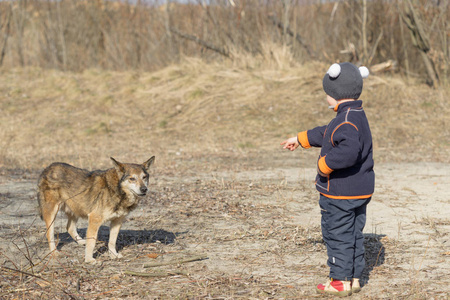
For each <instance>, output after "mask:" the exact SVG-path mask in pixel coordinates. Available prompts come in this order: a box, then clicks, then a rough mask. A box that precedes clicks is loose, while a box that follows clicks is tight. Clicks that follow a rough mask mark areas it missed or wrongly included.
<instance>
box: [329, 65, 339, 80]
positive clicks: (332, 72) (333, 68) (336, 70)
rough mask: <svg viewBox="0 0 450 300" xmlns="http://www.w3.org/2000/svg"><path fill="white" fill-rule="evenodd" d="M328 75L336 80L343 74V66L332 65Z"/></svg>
mask: <svg viewBox="0 0 450 300" xmlns="http://www.w3.org/2000/svg"><path fill="white" fill-rule="evenodd" d="M327 74H328V75H329V76H330V77H331V78H336V77H338V76H339V74H341V66H340V65H339V64H332V65H331V66H330V68H329V69H328V72H327Z"/></svg>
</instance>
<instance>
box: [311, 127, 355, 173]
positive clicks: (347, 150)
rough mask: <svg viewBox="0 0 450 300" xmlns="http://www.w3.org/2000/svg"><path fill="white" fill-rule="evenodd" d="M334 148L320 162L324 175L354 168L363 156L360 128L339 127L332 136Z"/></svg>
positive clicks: (319, 165) (320, 168)
mask: <svg viewBox="0 0 450 300" xmlns="http://www.w3.org/2000/svg"><path fill="white" fill-rule="evenodd" d="M331 142H332V144H333V148H332V149H331V151H329V152H328V153H327V154H326V155H325V156H323V157H321V158H320V159H319V161H318V168H319V170H320V171H321V172H322V173H323V174H326V175H328V174H330V173H331V172H333V171H334V170H338V169H345V168H348V167H351V166H354V165H355V164H356V163H357V162H358V161H359V160H360V156H361V151H360V149H361V144H360V141H359V133H358V128H357V127H356V126H355V125H354V124H352V123H348V122H347V123H343V124H341V125H339V126H338V127H337V128H336V129H335V130H334V132H333V133H332V134H331Z"/></svg>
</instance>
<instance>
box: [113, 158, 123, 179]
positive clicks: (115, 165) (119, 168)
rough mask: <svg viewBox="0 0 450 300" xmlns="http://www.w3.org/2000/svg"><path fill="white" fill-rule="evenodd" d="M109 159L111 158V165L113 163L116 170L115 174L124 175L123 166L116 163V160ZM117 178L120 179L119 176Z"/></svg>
mask: <svg viewBox="0 0 450 300" xmlns="http://www.w3.org/2000/svg"><path fill="white" fill-rule="evenodd" d="M110 158H111V160H112V161H113V163H114V168H116V171H117V173H118V174H119V175H120V174H123V173H125V168H124V167H123V164H122V163H120V162H118V161H117V160H115V159H114V158H112V157H110ZM119 177H120V176H119Z"/></svg>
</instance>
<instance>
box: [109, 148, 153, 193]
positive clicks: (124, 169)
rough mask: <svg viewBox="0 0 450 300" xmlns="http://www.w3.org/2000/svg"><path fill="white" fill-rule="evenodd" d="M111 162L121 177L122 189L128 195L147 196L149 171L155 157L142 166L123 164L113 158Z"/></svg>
mask: <svg viewBox="0 0 450 300" xmlns="http://www.w3.org/2000/svg"><path fill="white" fill-rule="evenodd" d="M111 160H112V161H113V163H114V167H115V169H116V171H117V174H118V176H119V179H120V181H119V185H120V187H121V189H122V190H123V191H124V192H125V193H127V194H129V193H131V194H132V195H134V196H145V195H146V194H147V191H148V180H149V176H148V170H149V169H150V166H151V165H152V164H153V162H154V161H155V157H154V156H152V157H151V158H150V159H149V160H147V161H146V162H144V163H143V164H140V165H139V164H127V163H121V162H118V161H117V160H115V159H114V158H112V157H111Z"/></svg>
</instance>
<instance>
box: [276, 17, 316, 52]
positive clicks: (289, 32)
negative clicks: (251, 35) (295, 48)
mask: <svg viewBox="0 0 450 300" xmlns="http://www.w3.org/2000/svg"><path fill="white" fill-rule="evenodd" d="M269 19H270V20H272V22H273V24H274V25H276V26H277V27H278V28H279V29H281V30H284V27H285V26H284V24H283V23H282V22H280V21H279V20H278V19H277V18H276V17H275V16H273V15H270V16H269ZM286 33H287V34H289V35H290V36H292V37H294V38H295V40H296V41H297V42H298V43H299V44H300V45H302V46H303V48H305V50H306V52H307V53H308V55H309V56H310V57H315V55H314V54H313V52H312V51H311V49H310V48H309V46H308V45H307V44H306V42H305V40H304V39H303V38H302V37H301V36H300V35H299V34H298V33H295V34H294V32H293V31H292V30H291V28H290V27H289V26H287V27H286Z"/></svg>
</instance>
